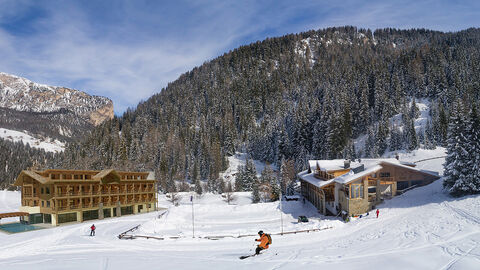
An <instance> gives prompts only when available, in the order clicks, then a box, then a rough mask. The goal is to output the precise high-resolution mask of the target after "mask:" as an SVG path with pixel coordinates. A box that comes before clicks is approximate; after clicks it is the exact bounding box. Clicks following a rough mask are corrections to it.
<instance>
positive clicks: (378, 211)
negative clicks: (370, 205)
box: [377, 209, 380, 218]
mask: <svg viewBox="0 0 480 270" xmlns="http://www.w3.org/2000/svg"><path fill="white" fill-rule="evenodd" d="M378 214H380V210H378V209H377V218H378Z"/></svg>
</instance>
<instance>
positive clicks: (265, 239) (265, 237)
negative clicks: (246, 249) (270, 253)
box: [255, 231, 272, 255]
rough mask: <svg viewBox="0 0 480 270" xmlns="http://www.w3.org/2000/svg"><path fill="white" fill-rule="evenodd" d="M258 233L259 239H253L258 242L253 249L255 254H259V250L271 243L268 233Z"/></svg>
mask: <svg viewBox="0 0 480 270" xmlns="http://www.w3.org/2000/svg"><path fill="white" fill-rule="evenodd" d="M258 235H259V236H260V238H259V239H255V241H257V242H260V244H259V245H258V246H257V249H256V250H255V255H258V254H260V251H261V250H264V249H267V248H268V246H269V245H270V244H271V243H272V237H271V236H270V235H269V234H266V233H263V231H259V232H258Z"/></svg>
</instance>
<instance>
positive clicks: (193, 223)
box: [190, 195, 195, 238]
mask: <svg viewBox="0 0 480 270" xmlns="http://www.w3.org/2000/svg"><path fill="white" fill-rule="evenodd" d="M190 201H191V202H192V238H195V215H194V213H193V195H191V196H190Z"/></svg>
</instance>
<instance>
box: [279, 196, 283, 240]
mask: <svg viewBox="0 0 480 270" xmlns="http://www.w3.org/2000/svg"><path fill="white" fill-rule="evenodd" d="M282 198H283V195H282V189H281V188H280V224H281V228H282V233H281V234H280V235H283V211H282Z"/></svg>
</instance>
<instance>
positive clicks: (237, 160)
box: [220, 152, 277, 185]
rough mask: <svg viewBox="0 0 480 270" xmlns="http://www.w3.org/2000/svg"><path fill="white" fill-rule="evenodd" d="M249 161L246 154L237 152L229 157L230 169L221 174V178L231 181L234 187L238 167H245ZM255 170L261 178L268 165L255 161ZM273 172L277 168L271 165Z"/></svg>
mask: <svg viewBox="0 0 480 270" xmlns="http://www.w3.org/2000/svg"><path fill="white" fill-rule="evenodd" d="M246 159H247V154H246V153H241V152H236V153H235V155H233V156H229V157H228V168H227V169H226V170H225V171H224V172H223V173H220V177H221V178H223V179H224V180H225V181H231V182H232V185H233V184H234V183H235V177H236V174H237V172H238V166H245V163H246ZM253 163H254V165H255V170H256V171H257V177H260V175H261V173H262V171H263V170H264V169H265V166H266V164H265V163H263V162H261V161H258V160H254V161H253ZM270 166H271V167H272V170H274V171H276V170H277V168H276V167H275V166H274V165H270Z"/></svg>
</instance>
